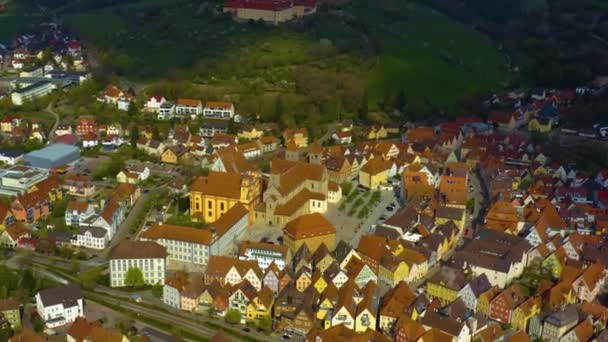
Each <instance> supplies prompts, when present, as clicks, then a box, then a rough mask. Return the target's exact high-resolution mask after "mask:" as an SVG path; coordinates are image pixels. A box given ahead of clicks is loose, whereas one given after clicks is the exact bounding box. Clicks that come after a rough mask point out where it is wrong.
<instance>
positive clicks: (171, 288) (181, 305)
mask: <svg viewBox="0 0 608 342" xmlns="http://www.w3.org/2000/svg"><path fill="white" fill-rule="evenodd" d="M205 289H206V286H205V284H204V282H203V277H202V276H189V275H188V274H187V273H185V272H182V271H177V272H175V273H173V274H172V275H171V276H169V277H167V279H166V281H165V285H164V286H163V302H164V303H165V304H167V305H169V306H171V307H174V308H176V309H180V310H184V311H191V312H195V311H197V310H198V308H199V304H200V299H201V296H202V295H203V293H204V292H205Z"/></svg>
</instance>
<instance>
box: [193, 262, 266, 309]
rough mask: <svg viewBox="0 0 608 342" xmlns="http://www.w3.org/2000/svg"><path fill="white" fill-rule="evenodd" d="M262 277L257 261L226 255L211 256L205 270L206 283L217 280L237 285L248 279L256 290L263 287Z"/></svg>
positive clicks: (222, 283)
mask: <svg viewBox="0 0 608 342" xmlns="http://www.w3.org/2000/svg"><path fill="white" fill-rule="evenodd" d="M262 279H263V273H262V270H261V269H260V267H259V266H258V263H257V262H255V261H249V260H241V259H237V258H231V257H225V256H211V258H209V264H208V265H207V270H206V272H205V284H211V283H213V282H214V281H217V282H219V283H220V284H221V285H222V286H223V285H226V284H228V285H230V286H235V285H238V284H241V283H242V282H244V281H245V280H247V283H248V284H250V285H251V286H252V287H253V288H254V289H255V290H256V291H259V290H261V289H262ZM244 309H245V308H243V313H244Z"/></svg>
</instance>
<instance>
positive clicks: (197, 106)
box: [175, 99, 203, 118]
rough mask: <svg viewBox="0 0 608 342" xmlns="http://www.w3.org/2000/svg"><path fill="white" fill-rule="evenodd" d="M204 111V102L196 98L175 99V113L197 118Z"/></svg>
mask: <svg viewBox="0 0 608 342" xmlns="http://www.w3.org/2000/svg"><path fill="white" fill-rule="evenodd" d="M202 112H203V103H202V102H201V100H195V99H177V101H175V114H176V115H179V116H188V117H190V118H196V117H198V116H199V115H200V114H201V113H202Z"/></svg>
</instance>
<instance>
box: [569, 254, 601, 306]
mask: <svg viewBox="0 0 608 342" xmlns="http://www.w3.org/2000/svg"><path fill="white" fill-rule="evenodd" d="M606 277H608V272H607V271H606V268H605V267H604V265H603V264H602V263H599V262H596V263H594V264H592V265H590V266H588V267H587V268H586V269H585V270H584V271H583V273H582V274H581V275H580V276H579V277H578V278H576V279H575V280H574V282H573V283H572V287H573V288H574V289H575V291H576V294H577V296H578V299H579V300H580V301H581V302H588V303H592V302H594V301H595V298H596V297H597V296H598V294H599V293H600V290H601V289H602V287H603V286H604V283H605V282H606Z"/></svg>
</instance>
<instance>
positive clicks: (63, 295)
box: [36, 285, 84, 328]
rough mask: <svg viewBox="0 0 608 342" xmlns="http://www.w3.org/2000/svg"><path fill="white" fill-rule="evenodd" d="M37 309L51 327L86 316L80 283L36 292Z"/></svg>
mask: <svg viewBox="0 0 608 342" xmlns="http://www.w3.org/2000/svg"><path fill="white" fill-rule="evenodd" d="M36 310H37V311H38V314H39V315H40V317H41V318H42V320H44V322H45V323H46V326H47V327H49V328H55V327H59V326H62V325H66V324H69V323H72V322H74V321H75V320H76V318H77V317H84V300H83V296H82V292H81V291H80V287H79V286H78V285H68V286H63V287H55V288H50V289H44V290H42V291H40V292H38V293H37V294H36Z"/></svg>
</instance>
